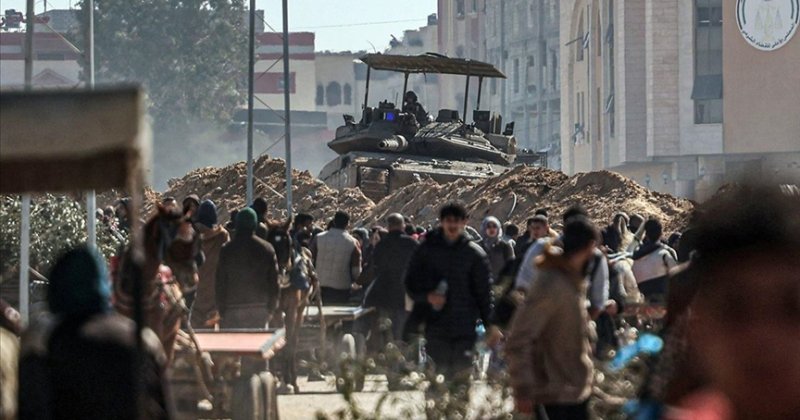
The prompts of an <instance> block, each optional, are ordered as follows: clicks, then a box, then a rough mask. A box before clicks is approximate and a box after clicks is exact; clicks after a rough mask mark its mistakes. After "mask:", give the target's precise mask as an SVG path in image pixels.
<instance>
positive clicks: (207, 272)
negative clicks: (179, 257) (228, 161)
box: [190, 200, 230, 328]
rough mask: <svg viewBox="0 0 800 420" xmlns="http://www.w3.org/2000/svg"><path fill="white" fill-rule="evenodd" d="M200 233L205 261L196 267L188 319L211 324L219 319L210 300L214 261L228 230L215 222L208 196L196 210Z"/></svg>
mask: <svg viewBox="0 0 800 420" xmlns="http://www.w3.org/2000/svg"><path fill="white" fill-rule="evenodd" d="M195 228H197V230H198V232H199V233H200V241H201V243H202V248H203V254H205V256H206V261H205V263H204V264H203V265H202V266H200V268H199V269H198V271H197V274H198V276H199V277H200V283H198V285H197V295H196V297H195V301H194V305H193V306H192V316H191V320H190V322H191V323H192V327H194V328H211V327H213V326H214V325H215V324H216V323H217V322H218V320H219V313H218V312H217V308H216V305H215V303H214V300H215V297H214V288H215V287H216V284H217V282H216V279H217V265H218V264H219V253H220V250H221V249H222V246H223V245H225V244H226V243H228V241H229V240H230V236H229V235H228V231H226V230H225V228H224V227H222V226H221V225H219V224H218V222H217V206H216V205H215V204H214V202H213V201H211V200H203V202H202V203H200V207H199V208H198V210H197V223H196V224H195Z"/></svg>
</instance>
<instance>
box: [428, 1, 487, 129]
mask: <svg viewBox="0 0 800 420" xmlns="http://www.w3.org/2000/svg"><path fill="white" fill-rule="evenodd" d="M437 10H438V17H439V25H438V49H437V52H438V53H440V54H444V55H446V56H448V57H456V58H471V59H474V60H480V61H485V59H486V37H485V35H484V26H485V18H486V0H439V3H438V7H437ZM484 83H486V81H484ZM465 91H466V84H465V80H464V78H463V77H458V76H450V75H441V77H439V105H440V107H441V108H447V109H455V110H459V113H461V112H463V108H464V93H465ZM477 92H478V79H477V78H475V77H473V78H470V90H469V94H470V95H469V96H470V97H469V106H468V107H467V109H468V110H470V109H474V107H475V104H476V102H477ZM484 108H485V107H484ZM468 112H469V111H468ZM464 119H465V120H470V119H471V115H465V116H464Z"/></svg>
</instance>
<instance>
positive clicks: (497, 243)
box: [480, 216, 514, 280]
mask: <svg viewBox="0 0 800 420" xmlns="http://www.w3.org/2000/svg"><path fill="white" fill-rule="evenodd" d="M481 236H482V237H483V239H482V240H481V242H480V244H481V247H482V248H483V250H484V251H486V255H488V256H489V264H490V265H491V267H492V280H497V279H498V278H499V276H500V272H501V271H502V270H503V267H504V266H505V265H506V263H508V262H509V261H511V260H513V259H514V248H512V247H511V245H510V244H509V243H508V242H506V241H504V240H502V237H503V228H502V225H501V224H500V220H498V219H497V218H496V217H494V216H488V217H486V218H485V219H483V223H481Z"/></svg>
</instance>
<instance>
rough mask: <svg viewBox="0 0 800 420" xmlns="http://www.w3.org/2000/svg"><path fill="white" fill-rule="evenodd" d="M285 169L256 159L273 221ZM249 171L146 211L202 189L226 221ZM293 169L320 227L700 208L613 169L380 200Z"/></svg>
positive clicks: (507, 178) (678, 212)
mask: <svg viewBox="0 0 800 420" xmlns="http://www.w3.org/2000/svg"><path fill="white" fill-rule="evenodd" d="M285 172H286V166H285V163H284V161H283V160H282V159H272V158H269V157H266V156H265V157H261V158H259V159H258V160H256V161H255V162H254V174H255V180H256V181H255V187H254V194H255V196H256V197H264V198H266V199H267V201H268V203H269V210H268V213H269V214H268V216H269V217H270V218H273V219H279V220H282V219H283V218H285V217H286V210H285V206H286V205H285V202H286V201H285V193H286V185H285ZM246 173H247V168H246V165H245V163H244V162H238V163H235V164H233V165H230V166H227V167H223V168H215V167H205V168H199V169H195V170H193V171H191V172H189V173H188V174H186V175H185V176H184V177H183V178H180V179H172V180H170V181H169V188H168V190H167V191H165V192H163V193H161V194H159V193H157V192H155V191H153V190H152V189H147V190H146V191H145V197H144V212H143V213H144V214H150V213H151V212H152V211H153V208H154V205H155V203H156V202H158V201H159V200H160V199H161V198H162V197H166V196H172V197H175V198H176V199H177V200H178V201H179V202H180V201H181V200H182V199H183V198H184V197H186V196H187V195H189V194H197V195H198V196H199V197H200V198H201V199H206V198H210V199H211V200H213V201H214V203H216V204H217V206H218V207H219V212H220V222H222V223H224V222H226V221H227V220H228V219H229V217H230V216H229V215H230V212H231V211H232V210H234V209H237V208H241V207H242V206H244V204H245V195H246V191H245V190H246V186H245V183H246V179H247V177H246ZM293 174H294V175H293V179H292V191H293V201H294V206H293V207H294V213H295V214H297V213H300V212H304V213H309V214H311V215H312V216H314V217H315V218H316V219H317V220H319V221H320V223H319V224H320V226H324V223H325V221H326V220H328V219H330V218H331V217H332V215H333V213H334V212H335V211H336V210H344V211H347V212H348V213H349V214H350V216H351V220H352V221H353V226H373V225H381V224H383V223H384V220H385V219H386V216H388V215H389V214H390V213H393V212H400V213H402V214H403V215H405V216H408V217H410V218H411V220H412V221H413V223H414V224H416V225H421V226H426V227H427V226H435V225H436V220H437V218H438V209H439V206H441V205H442V204H444V203H445V202H447V201H450V200H461V201H463V202H464V203H465V204H466V206H467V209H468V210H469V212H470V215H471V218H470V225H472V226H473V227H477V226H479V225H480V222H481V220H482V219H483V218H484V217H485V216H488V215H492V216H496V217H497V218H499V219H500V220H502V221H503V222H512V223H516V224H518V225H520V226H524V224H525V220H526V219H528V218H529V217H531V216H532V215H533V213H534V211H535V210H536V209H540V208H543V209H547V210H548V213H549V215H550V219H551V221H552V223H553V224H555V225H556V226H558V225H559V224H560V217H561V214H562V213H563V212H564V210H566V209H567V208H568V207H570V206H571V205H574V204H580V205H582V206H584V207H585V208H586V209H587V210H588V212H589V215H590V216H591V217H592V218H593V219H594V220H595V221H596V222H597V223H598V225H601V226H603V225H605V224H607V223H608V222H609V221H610V220H611V218H612V216H613V215H614V213H616V212H618V211H624V212H626V213H628V214H632V213H638V214H640V215H642V216H644V217H645V218H647V217H657V218H659V219H660V220H661V221H662V223H663V224H664V230H665V232H672V231H675V230H678V229H682V228H684V227H685V226H686V225H687V223H688V220H689V216H690V214H691V212H692V210H693V208H694V204H693V203H692V202H691V201H690V200H687V199H683V198H677V197H673V196H671V195H669V194H662V193H659V192H655V191H650V190H648V189H647V188H645V187H644V186H642V185H640V184H638V183H636V182H635V181H633V180H631V179H629V178H626V177H624V176H622V175H620V174H618V173H616V172H610V171H597V172H587V173H580V174H577V175H574V176H571V177H570V176H567V175H565V174H564V173H562V172H559V171H555V170H552V169H546V168H539V167H530V166H518V167H516V168H513V169H512V170H510V171H508V172H506V173H504V174H502V175H499V176H497V177H494V178H489V179H482V180H476V179H472V180H470V179H459V180H456V181H454V182H450V183H446V184H439V183H437V182H435V181H433V180H431V179H423V180H421V181H419V182H417V183H414V184H411V185H408V186H406V187H404V188H401V189H399V190H397V191H395V192H394V193H392V194H391V195H389V196H387V197H385V198H384V199H382V200H381V201H380V202H378V203H377V204H376V203H374V202H372V200H370V199H369V198H367V197H366V196H365V195H364V194H363V193H362V192H361V190H359V189H358V188H348V189H344V190H342V191H337V190H335V189H332V188H330V187H328V186H327V185H325V184H324V183H323V182H322V181H320V180H319V179H317V178H316V177H314V176H313V175H312V174H311V173H309V172H308V171H302V172H301V171H294V172H293ZM98 201H100V200H98ZM105 201H110V200H105Z"/></svg>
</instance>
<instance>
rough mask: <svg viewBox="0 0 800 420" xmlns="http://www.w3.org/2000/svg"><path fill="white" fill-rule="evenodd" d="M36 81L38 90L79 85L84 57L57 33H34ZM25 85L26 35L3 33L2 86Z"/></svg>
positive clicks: (0, 48)
mask: <svg viewBox="0 0 800 420" xmlns="http://www.w3.org/2000/svg"><path fill="white" fill-rule="evenodd" d="M33 45H34V55H33V79H32V83H33V85H34V86H36V87H49V88H54V87H62V88H72V87H76V86H79V85H80V84H81V81H80V72H81V66H80V60H81V54H80V52H79V51H77V50H76V49H75V48H73V47H72V45H70V44H69V43H68V42H67V41H66V40H64V39H63V38H62V37H61V36H60V35H59V34H56V33H52V32H51V33H44V32H40V33H35V34H34V38H33ZM24 85H25V32H0V87H2V88H3V89H21V88H23V87H24Z"/></svg>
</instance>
